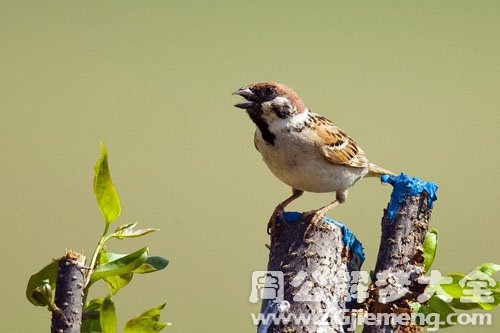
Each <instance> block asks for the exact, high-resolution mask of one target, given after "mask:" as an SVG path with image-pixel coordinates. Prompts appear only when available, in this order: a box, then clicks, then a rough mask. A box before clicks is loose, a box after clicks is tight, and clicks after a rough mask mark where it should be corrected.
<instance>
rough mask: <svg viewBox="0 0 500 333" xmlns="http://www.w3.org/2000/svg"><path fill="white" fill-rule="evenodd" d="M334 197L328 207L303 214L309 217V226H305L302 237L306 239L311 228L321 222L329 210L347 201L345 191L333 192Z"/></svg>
mask: <svg viewBox="0 0 500 333" xmlns="http://www.w3.org/2000/svg"><path fill="white" fill-rule="evenodd" d="M335 196H336V198H335V200H334V201H332V202H330V203H329V204H328V205H326V206H324V207H321V208H320V209H318V210H313V211H310V212H307V213H305V214H304V215H309V216H311V218H310V222H309V225H308V226H307V229H306V232H305V233H304V237H306V236H307V235H309V234H310V232H311V230H312V228H313V227H314V226H315V225H316V224H318V223H319V222H320V221H321V220H323V218H324V217H325V215H326V214H327V213H328V212H329V211H330V210H332V209H333V208H335V207H336V206H338V205H340V204H341V203H344V202H345V200H346V199H347V190H343V191H337V192H335Z"/></svg>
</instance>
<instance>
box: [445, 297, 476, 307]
mask: <svg viewBox="0 0 500 333" xmlns="http://www.w3.org/2000/svg"><path fill="white" fill-rule="evenodd" d="M449 304H450V306H451V307H452V308H455V309H459V310H475V309H481V306H480V305H479V304H477V303H462V302H460V298H454V299H453V300H452V301H451V302H450V303H449Z"/></svg>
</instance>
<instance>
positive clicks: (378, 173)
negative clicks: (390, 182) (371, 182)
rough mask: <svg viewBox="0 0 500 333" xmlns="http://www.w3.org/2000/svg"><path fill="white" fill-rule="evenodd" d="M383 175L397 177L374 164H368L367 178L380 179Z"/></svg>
mask: <svg viewBox="0 0 500 333" xmlns="http://www.w3.org/2000/svg"><path fill="white" fill-rule="evenodd" d="M383 175H391V176H397V174H396V173H395V172H392V171H389V170H386V169H384V168H381V167H379V166H378V165H376V164H373V163H369V164H368V175H367V176H368V177H379V178H380V177H382V176H383Z"/></svg>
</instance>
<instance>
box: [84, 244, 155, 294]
mask: <svg viewBox="0 0 500 333" xmlns="http://www.w3.org/2000/svg"><path fill="white" fill-rule="evenodd" d="M148 252H149V250H148V248H147V247H144V248H142V249H140V250H138V251H136V252H134V253H131V254H129V255H126V256H123V257H121V258H118V259H116V260H112V261H109V262H106V263H105V264H102V265H100V266H99V267H98V268H97V269H96V270H95V271H94V272H93V273H92V275H91V276H90V281H89V285H90V284H92V283H94V282H95V281H97V280H99V279H103V278H107V277H110V276H117V275H122V274H127V273H131V272H133V271H134V270H135V269H137V268H138V267H140V266H141V265H142V264H143V263H144V261H146V258H147V257H148ZM108 255H109V253H108Z"/></svg>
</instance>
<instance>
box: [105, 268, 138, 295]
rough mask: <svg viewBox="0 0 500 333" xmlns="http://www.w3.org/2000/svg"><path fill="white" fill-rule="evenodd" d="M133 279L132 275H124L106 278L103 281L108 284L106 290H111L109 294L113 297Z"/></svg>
mask: <svg viewBox="0 0 500 333" xmlns="http://www.w3.org/2000/svg"><path fill="white" fill-rule="evenodd" d="M133 277H134V274H133V273H126V274H120V275H116V276H110V277H106V278H104V279H103V280H104V281H106V283H107V284H108V288H109V290H111V293H113V295H115V294H116V293H117V292H118V290H120V289H122V288H123V287H125V286H126V285H127V284H129V283H130V281H132V278H133Z"/></svg>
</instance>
